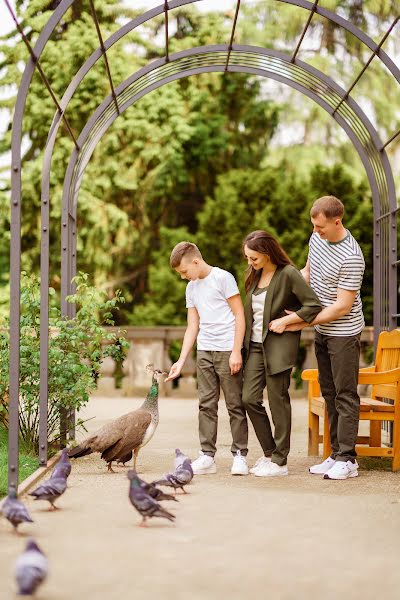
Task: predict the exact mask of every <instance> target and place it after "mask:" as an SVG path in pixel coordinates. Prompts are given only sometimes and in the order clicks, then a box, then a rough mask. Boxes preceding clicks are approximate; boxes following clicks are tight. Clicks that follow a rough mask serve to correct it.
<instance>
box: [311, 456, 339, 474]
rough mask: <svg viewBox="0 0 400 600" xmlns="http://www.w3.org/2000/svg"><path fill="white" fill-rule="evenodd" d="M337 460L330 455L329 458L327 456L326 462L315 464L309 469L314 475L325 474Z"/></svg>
mask: <svg viewBox="0 0 400 600" xmlns="http://www.w3.org/2000/svg"><path fill="white" fill-rule="evenodd" d="M335 462H336V460H335V459H334V458H332V457H331V456H328V458H326V459H325V460H324V462H322V463H319V464H318V465H313V466H312V467H310V468H309V469H308V470H309V471H310V473H311V474H312V475H325V473H327V472H328V471H329V469H331V468H332V467H333V465H334V464H335Z"/></svg>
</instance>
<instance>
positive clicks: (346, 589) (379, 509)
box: [0, 398, 400, 600]
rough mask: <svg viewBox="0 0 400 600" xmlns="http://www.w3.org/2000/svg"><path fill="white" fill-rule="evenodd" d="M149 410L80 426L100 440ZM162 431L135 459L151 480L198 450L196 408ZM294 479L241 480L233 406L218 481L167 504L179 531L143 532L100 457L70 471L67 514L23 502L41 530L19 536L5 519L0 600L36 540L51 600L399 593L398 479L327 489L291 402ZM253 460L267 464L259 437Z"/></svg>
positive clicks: (365, 475) (374, 476)
mask: <svg viewBox="0 0 400 600" xmlns="http://www.w3.org/2000/svg"><path fill="white" fill-rule="evenodd" d="M140 402H141V400H139V399H128V398H117V399H110V398H107V399H105V398H94V399H93V400H92V401H91V402H90V404H89V405H88V407H87V408H86V409H85V413H84V416H85V417H89V416H93V415H95V416H96V419H93V420H91V421H90V422H89V423H88V426H89V428H90V430H93V429H96V428H97V427H98V426H100V425H102V424H103V423H104V422H106V421H107V420H109V419H110V418H112V417H113V416H117V415H119V414H123V413H124V412H127V411H129V410H132V409H133V408H136V407H137V406H138V405H139V403H140ZM160 415H161V416H160V425H159V427H158V430H157V431H156V434H155V436H154V437H153V439H152V440H151V442H150V443H149V445H148V446H147V447H145V448H144V449H143V450H142V452H141V455H140V457H139V471H140V472H141V474H142V476H143V477H144V478H146V479H148V480H152V479H154V478H156V477H158V476H160V475H161V474H162V473H163V472H166V471H168V470H169V469H170V468H171V467H172V460H173V450H174V448H175V447H180V448H182V449H183V450H185V451H186V452H187V453H188V454H190V455H191V456H192V458H194V457H195V456H196V455H197V452H198V440H197V410H196V402H195V401H194V400H183V399H179V400H177V399H160ZM293 415H294V425H293V436H292V452H291V455H290V462H289V469H290V475H289V477H281V478H271V479H269V478H267V479H265V478H256V477H254V476H251V475H250V476H247V477H232V476H231V475H230V473H229V469H230V466H231V455H230V433H229V425H228V419H227V414H226V410H225V407H224V404H223V402H221V409H220V429H219V436H218V438H219V439H218V446H219V451H218V454H217V457H216V458H217V465H218V473H217V474H216V475H207V476H198V477H197V478H195V481H194V483H193V484H192V485H191V486H190V488H188V489H189V491H190V494H187V496H183V495H182V497H181V496H179V501H180V502H179V504H175V503H171V502H169V503H166V502H165V503H164V504H165V505H166V507H167V508H168V509H170V510H172V511H173V512H175V514H176V523H175V524H172V523H170V522H168V521H164V520H162V519H153V520H152V521H151V522H150V523H149V527H148V528H141V527H138V524H139V523H140V520H141V519H140V516H139V515H138V513H137V512H136V511H135V509H134V508H133V507H132V506H131V505H130V503H129V500H128V497H127V494H128V480H127V477H126V472H127V469H126V468H125V469H124V468H119V469H118V472H117V473H116V474H109V473H107V472H106V468H105V464H104V463H103V461H101V460H100V458H99V456H97V455H95V456H90V457H85V458H82V459H79V460H77V461H75V462H74V464H73V470H72V474H71V476H70V478H69V484H70V485H69V489H68V490H67V491H66V493H65V494H64V496H63V497H62V498H60V500H59V502H58V504H59V507H60V510H58V511H54V512H50V511H48V510H47V506H48V505H47V503H44V502H33V501H32V500H31V499H30V498H26V499H25V500H26V503H27V505H28V507H29V509H30V511H31V514H32V517H33V519H34V520H35V523H33V524H25V525H23V526H21V533H23V534H24V535H20V536H16V535H14V534H13V533H12V531H11V530H10V526H9V524H8V522H6V521H5V520H4V519H1V520H0V540H1V543H0V600H3V599H8V598H13V597H14V593H15V592H14V589H15V587H14V581H13V568H14V567H13V566H14V562H15V558H16V556H17V555H18V554H19V553H20V552H21V550H22V549H23V546H24V544H25V541H26V537H27V536H28V535H32V536H33V537H34V538H35V539H36V540H37V542H38V543H39V545H40V546H41V547H42V548H43V550H44V551H45V552H46V554H47V555H48V558H49V562H50V569H51V574H50V576H49V578H48V580H47V582H46V583H45V584H44V585H43V586H42V588H41V589H40V591H39V593H38V595H37V597H38V598H40V599H42V600H72V599H74V600H83V599H84V600H103V599H104V600H121V599H125V598H129V599H132V600H142V599H149V600H150V599H151V600H153V599H155V598H157V599H159V600H164V599H168V600H169V599H170V598H171V599H174V600H225V598H226V599H229V600H236V599H237V600H252V599H253V598H263V599H264V598H271V599H273V600H303V599H304V600H305V599H307V600H308V599H310V598H318V599H319V598H321V599H323V600H331V599H332V600H338V599H339V598H344V599H346V600H353V599H354V600H370V599H371V600H376V598H377V597H380V598H385V600H391V599H393V600H394V599H396V600H397V598H398V597H399V593H400V592H399V590H400V569H399V566H398V564H399V555H400V495H399V491H400V490H399V488H400V475H399V474H392V473H390V472H383V471H360V477H358V478H354V479H350V480H347V481H344V482H331V481H324V480H323V479H322V478H320V477H316V476H311V475H309V474H308V473H307V468H308V466H309V465H311V464H312V463H313V462H314V460H313V459H312V458H309V457H307V455H306V423H307V421H306V403H305V401H303V400H294V401H293ZM249 448H250V452H249V462H250V463H251V464H253V462H254V461H255V460H256V459H257V458H258V457H259V455H260V451H259V447H258V444H257V441H256V439H255V437H254V435H253V434H252V433H251V436H250V445H249Z"/></svg>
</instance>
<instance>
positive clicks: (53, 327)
mask: <svg viewBox="0 0 400 600" xmlns="http://www.w3.org/2000/svg"><path fill="white" fill-rule="evenodd" d="M74 281H75V284H76V292H75V294H74V295H72V296H70V297H69V298H68V301H69V302H71V303H74V304H75V305H76V308H77V311H76V316H75V317H74V318H73V319H67V318H64V317H62V316H61V313H60V310H59V308H58V307H54V306H53V307H51V308H50V311H49V317H50V331H49V377H48V411H47V418H48V433H47V435H48V442H49V444H55V443H56V441H57V439H58V438H59V431H60V419H61V414H62V412H63V411H67V412H68V411H72V410H79V409H80V408H81V407H82V406H84V405H85V404H86V403H87V401H88V399H89V393H90V391H91V390H93V389H94V388H95V387H96V378H97V376H98V373H99V370H100V365H101V362H102V360H103V358H104V357H105V356H111V357H112V358H113V359H114V360H116V361H122V360H123V357H124V356H125V353H126V350H127V348H128V346H129V344H128V342H127V341H126V340H125V339H124V338H123V337H122V332H120V331H117V332H116V333H106V332H105V330H104V327H103V325H114V320H113V312H114V311H116V310H118V304H120V303H122V302H124V299H123V297H122V296H121V294H120V292H119V291H117V292H116V294H115V296H114V297H113V298H111V299H108V298H107V296H106V294H105V292H99V291H98V290H96V289H95V288H94V287H92V286H90V285H89V284H88V276H87V275H86V274H84V273H80V274H79V275H78V276H77V277H75V279H74ZM49 293H50V295H51V296H53V295H54V290H52V289H50V291H49ZM21 305H22V310H21V338H20V412H19V430H20V435H21V438H22V441H23V442H24V443H25V444H26V447H28V448H30V449H32V450H33V451H37V450H38V445H39V397H40V288H39V281H38V279H37V277H36V276H33V275H32V276H27V275H24V276H23V279H22V284H21ZM8 326H9V323H8V320H5V322H4V328H3V329H2V331H1V332H0V423H2V424H3V425H5V426H7V424H8V399H9V373H8V363H9V331H8ZM78 425H82V421H78Z"/></svg>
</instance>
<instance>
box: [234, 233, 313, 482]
mask: <svg viewBox="0 0 400 600" xmlns="http://www.w3.org/2000/svg"><path fill="white" fill-rule="evenodd" d="M243 249H244V254H245V257H246V259H247V262H248V264H249V268H248V272H247V277H246V284H245V287H246V303H245V316H246V334H245V338H244V375H243V377H244V379H243V403H244V405H245V407H246V411H247V414H248V415H249V417H250V420H251V422H252V424H253V427H254V430H255V432H256V436H257V438H258V441H259V442H260V445H261V448H262V450H263V456H262V457H261V458H260V459H258V461H257V462H256V464H255V466H254V467H253V468H252V469H250V472H251V473H254V475H256V476H257V477H273V476H279V475H287V474H288V468H287V456H288V454H289V449H290V429H291V406H290V396H289V385H290V374H291V371H292V368H293V367H294V365H295V363H296V358H297V352H298V349H299V343H300V331H296V332H292V331H288V332H284V333H282V334H277V333H274V332H272V331H269V329H268V325H269V323H270V322H271V321H272V320H273V319H277V318H279V317H282V316H285V315H286V312H285V311H286V310H288V311H295V312H296V313H297V314H298V315H299V317H301V319H302V320H303V321H307V322H308V323H311V321H313V319H314V318H315V317H316V315H317V314H318V313H319V312H320V311H321V308H322V307H321V304H320V302H319V300H318V298H317V296H316V295H315V293H314V292H313V290H312V289H311V288H310V286H309V285H308V284H307V283H306V282H305V280H304V279H303V276H302V275H301V273H300V272H299V271H298V270H297V269H296V267H294V266H293V264H292V262H291V260H290V258H289V257H288V255H287V254H286V252H285V251H284V250H283V248H282V246H281V245H280V244H279V243H278V242H277V240H276V239H275V238H274V237H273V236H272V235H271V234H269V233H267V232H266V231H253V232H252V233H250V234H249V235H248V236H247V237H246V239H245V240H244V244H243ZM265 387H266V388H267V392H268V401H269V406H270V409H271V414H272V420H273V422H274V426H275V431H274V435H272V431H271V425H270V422H269V418H268V415H267V413H266V411H265V408H264V405H263V390H264V388H265Z"/></svg>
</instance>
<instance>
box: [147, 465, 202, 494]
mask: <svg viewBox="0 0 400 600" xmlns="http://www.w3.org/2000/svg"><path fill="white" fill-rule="evenodd" d="M192 479H193V469H192V465H191V462H190V459H189V458H185V460H184V461H183V463H182V465H181V466H180V467H178V468H177V469H176V471H175V472H174V473H166V474H165V475H163V478H162V479H157V480H156V481H152V485H162V486H163V485H165V486H169V487H172V488H174V490H175V492H176V490H177V489H181V490H182V492H183V493H184V494H187V491H186V490H185V488H184V486H185V485H187V484H188V483H190V482H191V481H192Z"/></svg>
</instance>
